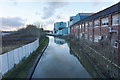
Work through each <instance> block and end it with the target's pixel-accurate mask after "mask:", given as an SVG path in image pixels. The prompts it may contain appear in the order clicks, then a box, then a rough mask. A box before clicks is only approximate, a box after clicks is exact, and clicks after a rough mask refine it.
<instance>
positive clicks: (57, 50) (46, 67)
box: [33, 37, 90, 78]
mask: <svg viewBox="0 0 120 80" xmlns="http://www.w3.org/2000/svg"><path fill="white" fill-rule="evenodd" d="M49 38H50V42H49V45H48V47H47V49H46V50H45V52H44V54H43V56H42V58H41V60H40V61H39V63H38V65H37V67H36V70H35V72H34V74H33V78H90V75H89V74H88V72H87V71H86V70H85V69H84V67H83V66H82V65H81V64H80V62H79V61H78V60H77V58H76V57H74V56H73V55H71V54H70V53H69V47H68V46H67V44H63V45H59V44H56V43H54V38H53V37H49Z"/></svg>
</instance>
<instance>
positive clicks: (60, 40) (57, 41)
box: [54, 37, 65, 44]
mask: <svg viewBox="0 0 120 80" xmlns="http://www.w3.org/2000/svg"><path fill="white" fill-rule="evenodd" d="M54 42H55V43H56V44H65V40H64V39H61V38H59V37H54Z"/></svg>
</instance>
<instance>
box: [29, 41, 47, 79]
mask: <svg viewBox="0 0 120 80" xmlns="http://www.w3.org/2000/svg"><path fill="white" fill-rule="evenodd" d="M48 44H49V42H48V43H47V45H46V46H45V47H44V48H43V49H42V52H41V53H40V54H39V55H38V56H37V58H36V60H35V62H34V64H33V66H32V68H31V69H30V72H29V74H28V76H27V80H31V79H32V75H33V73H34V71H35V69H36V67H37V65H38V62H39V61H40V59H41V57H42V55H43V53H44V51H45V50H46V48H47V46H48Z"/></svg>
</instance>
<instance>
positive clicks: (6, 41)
mask: <svg viewBox="0 0 120 80" xmlns="http://www.w3.org/2000/svg"><path fill="white" fill-rule="evenodd" d="M35 40H36V37H35V36H33V35H30V34H29V35H28V34H20V33H12V34H9V35H5V36H2V53H0V54H3V53H6V52H8V51H11V50H13V49H15V48H18V47H21V46H23V45H25V44H28V43H31V42H33V41H35Z"/></svg>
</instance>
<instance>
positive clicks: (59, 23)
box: [54, 22, 67, 34]
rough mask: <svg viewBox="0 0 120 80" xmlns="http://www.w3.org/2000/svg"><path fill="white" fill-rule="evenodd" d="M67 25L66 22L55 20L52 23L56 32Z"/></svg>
mask: <svg viewBox="0 0 120 80" xmlns="http://www.w3.org/2000/svg"><path fill="white" fill-rule="evenodd" d="M66 27H67V23H66V22H56V23H54V33H55V34H57V33H58V31H59V30H62V29H63V28H66Z"/></svg>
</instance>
